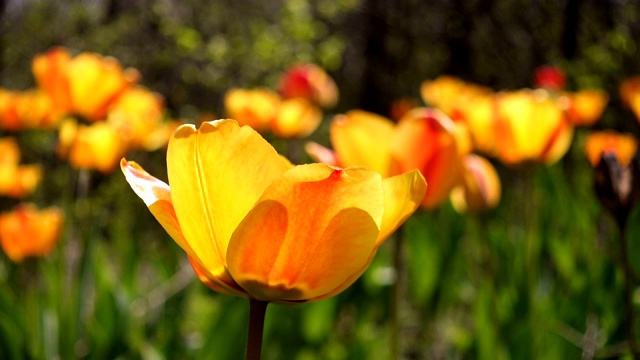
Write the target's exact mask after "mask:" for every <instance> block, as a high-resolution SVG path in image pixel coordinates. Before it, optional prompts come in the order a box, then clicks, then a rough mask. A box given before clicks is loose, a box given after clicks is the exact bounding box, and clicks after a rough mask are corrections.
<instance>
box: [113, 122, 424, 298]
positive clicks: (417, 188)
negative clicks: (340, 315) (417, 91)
mask: <svg viewBox="0 0 640 360" xmlns="http://www.w3.org/2000/svg"><path fill="white" fill-rule="evenodd" d="M121 168H122V171H123V172H124V174H125V177H126V179H127V181H128V182H129V184H130V185H131V187H132V188H133V190H134V191H135V192H136V194H137V195H138V196H140V198H142V200H144V202H145V204H146V205H147V206H148V207H149V210H150V211H151V213H152V214H153V215H154V216H155V217H156V219H157V220H158V221H159V222H160V224H161V225H162V226H163V227H164V229H165V230H166V231H167V232H168V233H169V235H170V236H171V237H172V238H173V239H174V240H175V241H176V243H178V245H180V247H182V249H183V250H184V251H185V252H186V253H187V255H188V256H189V259H190V260H191V263H192V265H193V267H194V270H195V271H196V273H197V275H198V277H199V278H200V279H201V280H202V281H203V282H204V283H205V284H207V285H208V286H209V287H211V288H212V289H214V290H216V291H219V292H221V293H225V294H231V295H239V296H245V297H248V298H250V299H255V300H259V301H273V302H281V303H297V302H302V301H314V300H320V299H324V298H327V297H330V296H333V295H336V294H338V293H339V292H341V291H342V290H344V289H345V288H346V287H348V286H349V285H350V284H352V283H353V282H354V281H355V280H356V279H357V278H358V277H359V276H360V275H361V274H362V273H363V272H364V271H365V269H366V268H367V267H368V265H369V263H370V262H371V260H372V258H373V256H374V254H375V252H376V249H377V248H378V247H379V246H380V245H381V244H382V242H383V241H384V240H385V239H386V238H387V237H388V236H389V235H390V234H391V233H392V232H393V231H394V230H395V229H396V228H397V227H398V226H400V224H401V223H402V222H403V221H404V220H405V219H406V218H407V217H408V216H409V215H410V214H411V213H413V211H415V209H416V208H417V207H418V205H419V204H420V202H421V200H422V198H423V197H424V193H425V191H426V184H425V181H424V178H423V177H422V176H421V175H420V174H419V173H418V172H416V171H413V172H410V173H406V174H402V175H399V176H396V177H392V178H388V179H382V178H381V176H380V175H379V174H378V173H376V172H374V171H372V170H370V169H366V168H346V169H341V168H336V167H331V166H329V165H326V164H309V165H300V166H293V165H291V164H290V163H289V162H288V161H287V160H286V159H284V158H283V157H281V156H280V155H278V154H277V152H276V151H275V150H274V149H273V147H271V146H270V145H269V143H267V142H266V141H265V140H264V139H263V138H262V137H261V136H260V135H259V134H258V133H257V132H256V131H255V130H253V129H252V128H250V127H248V126H243V127H240V126H239V125H238V123H237V122H236V121H233V120H218V121H212V122H205V123H203V124H202V125H201V126H200V128H199V129H197V130H196V128H195V126H193V125H183V126H181V127H179V128H178V129H177V130H176V131H175V133H174V134H173V136H172V137H171V139H170V140H169V146H168V150H167V171H168V179H169V185H167V184H166V183H164V182H162V181H160V180H158V179H157V178H155V177H153V176H151V175H150V174H148V173H147V172H145V171H144V170H143V169H142V168H141V167H140V166H139V165H137V164H135V163H133V162H127V161H126V160H125V159H122V162H121Z"/></svg>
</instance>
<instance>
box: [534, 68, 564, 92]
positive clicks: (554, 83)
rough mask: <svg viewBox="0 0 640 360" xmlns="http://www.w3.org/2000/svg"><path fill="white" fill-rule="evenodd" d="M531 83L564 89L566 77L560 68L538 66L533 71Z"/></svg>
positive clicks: (546, 87)
mask: <svg viewBox="0 0 640 360" xmlns="http://www.w3.org/2000/svg"><path fill="white" fill-rule="evenodd" d="M533 83H534V85H535V86H536V87H539V88H545V89H549V90H552V91H558V90H562V89H564V86H565V85H566V83H567V77H566V76H565V74H564V72H563V71H562V70H560V68H557V67H555V66H549V65H547V66H540V67H538V68H537V69H536V71H535V74H534V76H533Z"/></svg>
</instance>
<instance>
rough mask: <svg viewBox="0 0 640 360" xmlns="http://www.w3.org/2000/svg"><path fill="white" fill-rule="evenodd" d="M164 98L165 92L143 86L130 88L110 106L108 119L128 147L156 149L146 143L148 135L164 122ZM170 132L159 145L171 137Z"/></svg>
mask: <svg viewBox="0 0 640 360" xmlns="http://www.w3.org/2000/svg"><path fill="white" fill-rule="evenodd" d="M163 102H164V100H163V98H162V96H160V95H159V94H156V93H153V92H151V91H149V90H148V89H146V88H144V87H142V86H136V87H132V88H129V89H127V90H126V91H124V92H123V93H122V94H121V95H120V96H119V97H118V99H117V100H116V101H115V102H114V103H113V104H112V105H111V106H110V107H109V112H108V117H107V122H108V123H109V124H110V125H111V126H113V128H115V129H117V132H118V134H120V137H121V139H122V140H123V142H124V143H126V144H127V147H128V148H135V149H145V150H154V149H146V146H145V145H147V138H148V137H149V136H151V135H152V134H154V132H155V131H156V129H157V128H158V127H160V126H162V125H163V124H162V120H163V119H162V116H163V115H164V105H163ZM169 135H170V134H168V135H167V137H166V138H165V139H164V140H165V141H164V143H161V144H160V146H163V145H164V144H165V143H166V141H168V140H169ZM155 145H156V144H154V146H155ZM160 146H158V147H160Z"/></svg>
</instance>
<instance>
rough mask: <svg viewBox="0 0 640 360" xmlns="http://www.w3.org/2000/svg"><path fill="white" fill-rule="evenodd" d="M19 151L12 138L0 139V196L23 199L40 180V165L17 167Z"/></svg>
mask: <svg viewBox="0 0 640 360" xmlns="http://www.w3.org/2000/svg"><path fill="white" fill-rule="evenodd" d="M19 163H20V149H19V147H18V143H17V142H16V140H15V139H14V138H11V137H5V138H1V139H0V195H2V196H9V197H13V198H23V197H25V196H27V195H29V194H31V193H32V192H33V191H34V190H35V188H36V187H37V186H38V184H39V183H40V180H41V179H42V167H41V166H40V165H18V164H19Z"/></svg>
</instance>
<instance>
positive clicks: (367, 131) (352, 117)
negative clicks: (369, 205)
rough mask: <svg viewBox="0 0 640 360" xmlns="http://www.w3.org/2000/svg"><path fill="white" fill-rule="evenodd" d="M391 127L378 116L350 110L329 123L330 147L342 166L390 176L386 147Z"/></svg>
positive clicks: (392, 125)
mask: <svg viewBox="0 0 640 360" xmlns="http://www.w3.org/2000/svg"><path fill="white" fill-rule="evenodd" d="M394 127H395V124H394V123H393V122H392V121H391V120H389V119H386V118H384V117H382V116H379V115H376V114H373V113H370V112H366V111H362V110H352V111H349V112H348V113H346V114H345V115H338V116H336V117H335V119H334V120H333V122H332V123H331V143H332V144H333V148H334V149H335V151H336V153H337V154H338V158H339V159H340V163H341V164H342V166H366V167H369V168H371V169H373V170H375V171H377V172H379V173H380V174H381V175H382V176H383V177H387V176H389V175H391V172H390V171H391V170H390V169H391V167H392V164H391V153H390V148H389V146H390V144H391V139H392V138H393V132H394Z"/></svg>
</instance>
